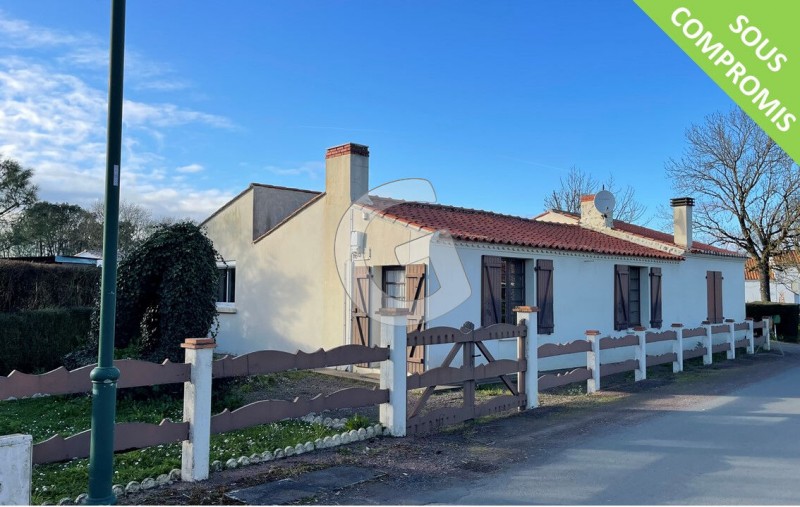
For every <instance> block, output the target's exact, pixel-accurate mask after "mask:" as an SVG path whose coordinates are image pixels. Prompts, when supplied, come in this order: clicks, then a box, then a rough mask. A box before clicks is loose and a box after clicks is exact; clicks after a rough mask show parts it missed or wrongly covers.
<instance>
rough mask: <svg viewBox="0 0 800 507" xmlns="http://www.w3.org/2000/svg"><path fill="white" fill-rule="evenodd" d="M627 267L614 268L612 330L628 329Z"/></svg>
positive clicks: (618, 266)
mask: <svg viewBox="0 0 800 507" xmlns="http://www.w3.org/2000/svg"><path fill="white" fill-rule="evenodd" d="M628 315H629V312H628V266H621V265H615V266H614V329H616V330H617V331H620V330H622V329H628V327H629V324H628Z"/></svg>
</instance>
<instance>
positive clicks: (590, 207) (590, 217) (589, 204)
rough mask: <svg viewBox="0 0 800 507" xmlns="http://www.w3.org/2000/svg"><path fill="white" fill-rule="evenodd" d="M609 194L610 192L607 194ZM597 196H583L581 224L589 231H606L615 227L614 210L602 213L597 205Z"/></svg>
mask: <svg viewBox="0 0 800 507" xmlns="http://www.w3.org/2000/svg"><path fill="white" fill-rule="evenodd" d="M606 194H608V192H606ZM595 197H596V196H595V194H585V195H582V196H581V219H580V224H581V226H583V227H587V228H589V229H604V228H612V227H614V217H613V215H612V210H609V211H607V212H606V213H602V212H601V211H600V210H599V209H598V208H597V205H596V204H595Z"/></svg>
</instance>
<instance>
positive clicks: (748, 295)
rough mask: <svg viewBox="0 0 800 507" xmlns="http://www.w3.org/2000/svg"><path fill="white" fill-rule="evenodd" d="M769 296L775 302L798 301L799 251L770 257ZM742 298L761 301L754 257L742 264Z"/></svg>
mask: <svg viewBox="0 0 800 507" xmlns="http://www.w3.org/2000/svg"><path fill="white" fill-rule="evenodd" d="M769 287H770V297H771V299H772V301H774V302H776V303H800V253H798V252H786V253H784V254H781V255H778V256H776V257H774V258H773V259H772V263H771V265H770V270H769ZM744 300H745V302H747V303H752V302H754V301H761V282H760V280H759V273H758V268H757V266H756V261H755V259H752V258H750V259H747V261H746V262H745V265H744Z"/></svg>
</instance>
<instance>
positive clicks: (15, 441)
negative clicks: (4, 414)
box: [0, 434, 33, 505]
mask: <svg viewBox="0 0 800 507" xmlns="http://www.w3.org/2000/svg"><path fill="white" fill-rule="evenodd" d="M32 442H33V437H31V436H30V435H20V434H14V435H5V436H0V505H30V504H31V472H32V460H33V457H32V454H31V453H32V452H33V445H32Z"/></svg>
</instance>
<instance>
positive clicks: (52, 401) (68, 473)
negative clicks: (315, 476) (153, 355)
mask: <svg viewBox="0 0 800 507" xmlns="http://www.w3.org/2000/svg"><path fill="white" fill-rule="evenodd" d="M151 391H154V392H153V393H152V394H150V395H147V394H144V395H143V393H146V391H142V390H140V391H139V393H138V394H137V396H128V395H126V394H120V395H119V396H118V401H117V422H118V423H121V422H143V423H153V424H158V423H159V422H161V420H162V419H165V418H167V419H171V420H173V421H180V420H182V418H183V416H182V410H183V399H182V396H174V395H169V394H165V393H163V392H161V393H160V392H159V390H158V389H155V388H154V389H151ZM122 393H124V391H123V392H122ZM222 401H223V402H224V401H226V400H222ZM91 402H92V399H91V396H90V395H88V394H81V395H67V396H50V397H44V398H35V399H24V400H15V401H3V402H2V403H0V435H7V434H11V433H24V434H30V435H32V436H33V441H34V443H38V442H41V441H43V440H46V439H48V438H50V437H52V436H53V435H54V434H61V435H62V436H64V437H67V436H70V435H74V434H76V433H79V432H81V431H84V430H87V429H89V428H90V426H91V420H90V417H91V404H92V403H91ZM239 405H240V404H239V403H232V404H230V405H224V404H223V405H220V403H219V402H218V403H217V406H216V407H215V409H214V412H215V413H217V412H219V411H221V410H222V407H223V406H230V407H231V409H233V408H237V407H238V406H239ZM339 431H341V430H339ZM336 433H337V431H336V430H333V429H331V428H328V427H326V426H323V425H319V424H309V423H305V422H302V421H297V420H293V421H281V422H277V423H272V424H265V425H262V426H256V427H252V428H247V429H244V430H239V431H233V432H229V433H224V434H220V435H212V436H211V456H210V461H214V460H220V461H222V462H223V463H224V462H225V461H227V460H228V459H230V458H239V457H240V456H250V455H251V454H253V453H261V452H263V451H274V450H275V449H278V448H280V449H283V448H284V447H286V446H290V445H291V446H294V445H296V444H298V443H305V442H308V441H311V442H313V441H314V440H315V439H317V438H323V437H325V436H330V435H334V434H336ZM180 467H181V444H180V443H179V442H178V443H175V444H169V445H159V446H156V447H149V448H146V449H140V450H136V451H129V452H125V453H118V454H116V455H115V460H114V484H122V485H125V484H127V483H128V482H130V481H139V482H141V481H142V480H143V479H145V478H147V477H153V478H155V477H157V476H158V475H160V474H168V473H169V472H170V470H172V469H174V468H178V469H179V468H180ZM88 477H89V460H88V459H75V460H71V461H68V462H64V463H51V464H46V465H36V466H34V468H33V485H32V487H33V491H32V498H31V501H32V502H33V503H35V504H41V503H56V502H58V501H59V500H60V499H61V498H64V497H69V498H71V499H73V500H74V499H75V497H76V496H78V495H79V494H81V493H85V492H86V490H87V487H88V480H89V479H88Z"/></svg>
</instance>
